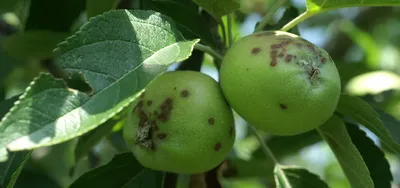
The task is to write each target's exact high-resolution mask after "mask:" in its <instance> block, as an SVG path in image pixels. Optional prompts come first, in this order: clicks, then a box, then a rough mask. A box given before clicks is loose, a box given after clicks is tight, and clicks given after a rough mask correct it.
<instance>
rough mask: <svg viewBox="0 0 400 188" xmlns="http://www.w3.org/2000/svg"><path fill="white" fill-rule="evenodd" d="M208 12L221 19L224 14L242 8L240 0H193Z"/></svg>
mask: <svg viewBox="0 0 400 188" xmlns="http://www.w3.org/2000/svg"><path fill="white" fill-rule="evenodd" d="M193 1H194V2H195V3H197V4H198V5H199V6H201V7H202V8H204V10H206V11H207V12H208V13H210V14H211V15H213V16H214V18H215V19H217V20H219V19H220V18H221V17H222V16H224V15H226V14H229V13H232V12H234V11H236V10H238V9H239V8H240V3H239V1H238V0H193Z"/></svg>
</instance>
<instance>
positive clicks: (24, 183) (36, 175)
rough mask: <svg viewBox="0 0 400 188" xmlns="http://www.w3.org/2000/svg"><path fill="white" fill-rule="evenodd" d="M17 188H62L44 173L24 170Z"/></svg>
mask: <svg viewBox="0 0 400 188" xmlns="http://www.w3.org/2000/svg"><path fill="white" fill-rule="evenodd" d="M14 187H15V188H28V187H29V188H61V186H60V185H58V184H57V183H56V182H55V181H54V180H52V179H51V178H49V177H48V176H46V175H45V174H44V173H41V172H37V171H32V170H27V169H24V170H22V172H21V174H20V176H19V178H18V181H17V183H16V184H15V186H14Z"/></svg>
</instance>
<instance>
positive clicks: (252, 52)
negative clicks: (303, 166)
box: [220, 31, 341, 135]
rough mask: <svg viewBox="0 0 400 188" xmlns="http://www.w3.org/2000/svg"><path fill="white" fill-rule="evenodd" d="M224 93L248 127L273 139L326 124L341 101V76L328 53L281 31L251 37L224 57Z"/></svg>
mask: <svg viewBox="0 0 400 188" xmlns="http://www.w3.org/2000/svg"><path fill="white" fill-rule="evenodd" d="M220 82H221V88H222V90H223V93H224V95H225V97H226V99H227V101H228V102H229V103H230V105H231V106H232V108H233V109H234V110H235V111H236V112H237V113H238V114H239V115H240V116H241V117H243V119H245V120H246V121H247V122H249V123H250V124H252V125H254V126H255V127H257V128H259V129H261V130H264V131H266V132H269V133H270V134H274V135H295V134H300V133H304V132H307V131H310V130H312V129H314V128H316V127H318V126H320V125H322V124H323V123H324V122H325V121H327V120H328V119H329V118H330V117H331V116H332V114H333V112H334V110H335V108H336V105H337V103H338V100H339V96H340V91H341V89H340V88H341V86H340V78H339V73H338V71H337V69H336V66H335V63H334V62H333V60H332V59H331V57H330V56H329V54H328V53H327V52H326V51H325V50H323V49H322V48H320V47H318V46H316V45H314V44H312V43H310V42H309V41H307V40H305V39H303V38H301V37H299V36H297V35H294V34H291V33H288V32H283V31H263V32H258V33H253V34H251V35H248V36H246V37H243V38H242V39H240V40H239V41H237V42H236V43H235V44H234V45H233V46H232V47H231V48H230V49H229V50H228V51H227V53H226V54H225V56H224V59H223V62H222V65H221V71H220Z"/></svg>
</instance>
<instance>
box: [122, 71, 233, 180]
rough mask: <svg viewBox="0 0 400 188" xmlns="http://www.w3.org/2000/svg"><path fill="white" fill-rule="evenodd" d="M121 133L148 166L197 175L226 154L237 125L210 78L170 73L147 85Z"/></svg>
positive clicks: (182, 72)
mask: <svg viewBox="0 0 400 188" xmlns="http://www.w3.org/2000/svg"><path fill="white" fill-rule="evenodd" d="M123 135H124V139H125V141H126V142H127V144H128V146H129V147H130V149H131V151H132V152H133V154H134V155H135V157H136V158H137V160H138V161H139V162H140V163H141V164H142V165H143V166H145V167H147V168H151V169H155V170H161V171H168V172H175V173H200V172H205V171H207V170H210V169H212V168H214V167H216V166H218V164H220V163H221V162H222V161H223V160H224V158H225V157H226V156H227V155H228V154H229V153H230V151H231V150H232V147H233V143H234V139H235V127H234V119H233V114H232V110H231V108H230V107H229V105H228V103H227V102H226V100H225V98H224V96H223V94H222V91H221V88H220V86H219V84H218V83H217V82H216V81H215V80H214V79H213V78H211V77H210V76H208V75H205V74H203V73H200V72H194V71H174V72H167V73H164V74H163V75H161V76H159V77H157V78H156V79H154V80H153V81H152V82H151V83H150V84H149V85H148V86H147V87H146V89H145V92H144V93H143V95H142V96H141V97H140V98H138V99H137V101H136V103H134V105H132V107H131V109H130V111H129V114H128V117H127V122H126V125H125V126H124V130H123Z"/></svg>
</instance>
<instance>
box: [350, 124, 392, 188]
mask: <svg viewBox="0 0 400 188" xmlns="http://www.w3.org/2000/svg"><path fill="white" fill-rule="evenodd" d="M346 128H347V132H348V133H349V135H350V137H351V140H352V141H353V144H354V145H355V146H356V147H357V150H358V151H359V152H360V154H361V156H362V158H363V159H364V161H365V164H366V165H367V167H368V170H369V172H370V174H371V179H372V181H373V182H374V185H375V187H382V188H390V187H391V181H392V180H393V176H392V173H391V172H390V166H389V163H388V161H387V160H386V158H385V155H384V153H383V152H382V151H381V150H380V149H379V148H378V147H377V146H376V145H375V144H374V142H373V141H372V140H371V139H370V138H368V137H367V135H366V133H365V132H364V131H362V130H361V129H359V128H358V126H357V125H352V124H346Z"/></svg>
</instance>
